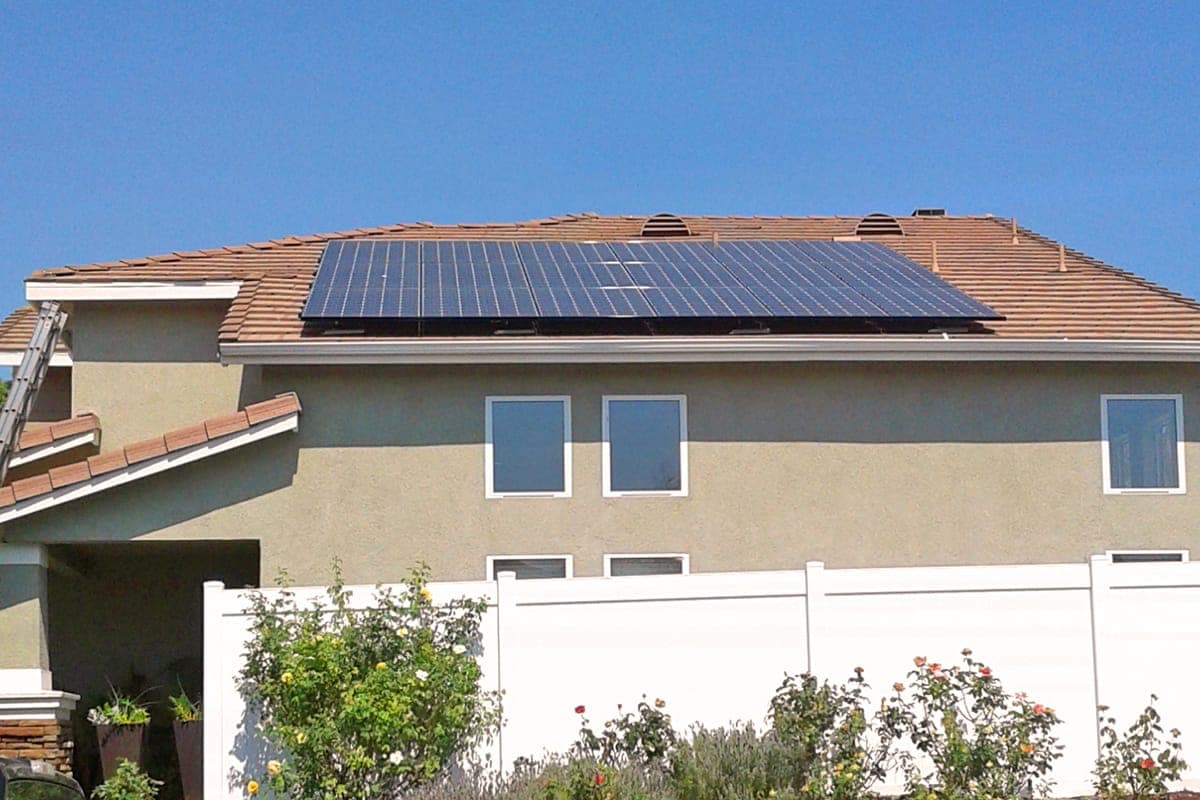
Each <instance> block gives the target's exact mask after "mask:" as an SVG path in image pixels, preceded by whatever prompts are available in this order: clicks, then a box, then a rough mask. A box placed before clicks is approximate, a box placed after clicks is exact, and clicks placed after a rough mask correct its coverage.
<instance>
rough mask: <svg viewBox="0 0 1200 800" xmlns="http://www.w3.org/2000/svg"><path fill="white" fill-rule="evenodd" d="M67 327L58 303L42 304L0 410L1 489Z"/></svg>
mask: <svg viewBox="0 0 1200 800" xmlns="http://www.w3.org/2000/svg"><path fill="white" fill-rule="evenodd" d="M66 324H67V312H65V311H63V310H62V309H61V308H60V307H59V303H58V302H57V301H47V302H44V303H42V305H41V307H40V308H39V309H38V318H37V322H36V323H35V324H34V326H33V335H32V336H30V337H29V344H28V345H26V347H25V355H23V356H22V357H21V365H20V366H18V367H17V370H16V372H14V373H13V379H12V386H10V387H9V389H8V397H6V398H5V400H4V407H3V408H2V409H0V486H3V485H4V480H5V478H6V477H7V475H8V462H9V460H10V459H11V458H12V454H13V453H14V452H15V451H16V449H17V442H18V441H19V440H20V438H21V432H22V431H24V430H25V421H26V420H27V419H28V418H29V411H30V409H32V408H33V401H34V400H35V399H36V398H37V393H38V389H40V388H41V387H42V380H44V379H45V377H46V370H48V369H50V358H51V356H53V355H54V346H55V345H56V344H57V343H58V337H59V335H60V334H61V333H62V331H63V327H64V326H65V325H66Z"/></svg>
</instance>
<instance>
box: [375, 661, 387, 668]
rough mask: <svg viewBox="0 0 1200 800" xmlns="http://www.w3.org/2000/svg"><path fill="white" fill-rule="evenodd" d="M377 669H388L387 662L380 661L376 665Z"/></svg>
mask: <svg viewBox="0 0 1200 800" xmlns="http://www.w3.org/2000/svg"><path fill="white" fill-rule="evenodd" d="M375 669H387V664H385V663H383V662H382V661H380V662H379V663H378V664H376V665H375Z"/></svg>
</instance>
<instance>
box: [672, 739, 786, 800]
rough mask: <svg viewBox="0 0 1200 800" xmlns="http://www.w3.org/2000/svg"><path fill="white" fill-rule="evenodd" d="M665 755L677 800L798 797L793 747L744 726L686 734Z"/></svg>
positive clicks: (749, 799) (740, 799)
mask: <svg viewBox="0 0 1200 800" xmlns="http://www.w3.org/2000/svg"><path fill="white" fill-rule="evenodd" d="M691 733H692V735H691V737H690V738H689V739H687V740H685V741H682V742H680V743H679V746H678V747H677V748H676V749H675V751H674V753H673V754H672V756H671V773H670V776H671V790H672V795H673V796H674V797H675V798H676V799H677V800H760V799H761V798H768V797H770V798H775V797H777V798H779V800H788V799H789V798H796V797H798V796H799V792H798V791H797V789H798V787H799V786H800V785H801V783H802V782H803V776H804V766H805V765H804V759H803V756H802V754H801V753H800V751H799V750H797V749H796V747H795V746H794V745H793V744H791V743H787V742H784V741H782V740H780V739H779V738H777V737H774V736H770V735H767V736H761V735H759V733H758V732H757V731H756V730H755V729H754V726H753V725H751V724H749V723H747V724H744V725H735V726H731V727H727V728H711V729H710V728H704V727H701V726H697V727H695V728H693V729H692V731H691Z"/></svg>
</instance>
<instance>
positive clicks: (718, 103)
mask: <svg viewBox="0 0 1200 800" xmlns="http://www.w3.org/2000/svg"><path fill="white" fill-rule="evenodd" d="M160 5H166V4H159V3H145V4H140V5H128V4H120V3H104V4H100V3H96V4H87V5H81V6H78V7H67V6H63V7H61V8H57V9H55V8H51V7H50V4H42V3H33V2H20V3H16V4H11V5H9V6H7V7H3V6H0V13H2V15H3V16H2V17H0V19H3V24H2V25H0V303H2V304H3V305H4V307H5V308H8V307H12V306H14V305H16V304H18V303H19V302H21V297H22V294H21V292H22V289H21V285H20V280H21V278H22V277H23V276H24V275H25V274H26V273H28V272H29V271H30V270H32V269H34V268H37V267H43V266H53V265H58V264H64V263H78V262H86V261H98V260H104V259H110V258H117V257H131V256H140V255H149V254H152V253H159V252H166V251H171V250H183V249H192V248H197V247H209V246H217V245H222V244H233V243H240V242H245V241H255V240H260V239H265V238H270V237H274V236H280V235H284V234H289V233H310V232H314V231H324V230H335V229H339V228H348V227H359V226H364V225H374V224H382V223H388V222H395V221H402V220H433V221H443V222H458V221H480V220H512V219H522V218H528V217H537V216H544V215H552V214H559V213H565V212H572V211H597V212H601V213H608V212H613V213H643V212H646V213H648V212H656V211H674V212H697V213H704V212H710V213H733V214H743V213H758V214H780V213H783V214H807V213H818V214H827V213H846V214H859V213H864V212H867V211H872V210H884V211H889V212H892V213H898V214H907V213H908V212H910V211H911V210H912V209H913V208H914V207H917V206H930V205H935V206H944V207H945V208H946V209H947V210H948V211H950V212H951V213H985V212H990V213H994V214H997V215H1001V216H1010V215H1014V214H1015V215H1016V216H1017V218H1018V220H1019V221H1020V222H1021V223H1022V224H1025V225H1028V226H1030V227H1032V228H1034V229H1036V230H1038V231H1041V232H1043V233H1046V234H1048V235H1050V236H1054V237H1057V238H1060V239H1063V240H1065V241H1066V242H1067V243H1068V244H1070V245H1071V246H1073V247H1077V248H1079V249H1082V250H1084V251H1085V252H1088V253H1089V254H1092V255H1095V256H1097V257H1100V258H1103V259H1105V260H1107V261H1110V262H1111V263H1114V264H1117V265H1118V266H1122V267H1125V268H1128V269H1132V270H1134V271H1137V272H1140V273H1142V274H1145V275H1147V276H1149V277H1151V278H1153V279H1154V280H1156V281H1159V282H1162V283H1165V284H1167V285H1168V286H1170V287H1172V288H1174V289H1177V290H1180V291H1183V292H1185V293H1187V294H1190V295H1193V296H1196V295H1200V270H1198V269H1197V266H1198V263H1197V262H1200V236H1198V235H1197V234H1196V233H1195V231H1194V230H1193V229H1194V228H1195V227H1197V226H1200V155H1198V153H1200V88H1198V86H1200V82H1198V81H1197V76H1198V75H1200V57H1198V56H1197V49H1198V48H1200V44H1198V43H1200V3H1196V2H1178V3H1170V4H1159V5H1149V4H1145V5H1141V4H1132V5H1131V4H1127V3H1113V4H1111V5H1104V4H1100V3H1083V4H1078V5H1068V4H1060V3H1043V2H1038V3H998V4H994V5H991V6H984V5H983V4H978V3H947V4H940V5H939V4H926V3H915V4H902V5H897V4H883V3H873V4H867V5H865V6H864V5H863V4H846V5H845V6H844V7H843V6H842V5H832V4H831V5H828V6H819V5H816V4H809V3H805V4H795V3H780V4H775V5H771V4H734V3H723V4H719V5H718V4H712V5H695V6H690V7H689V6H687V5H686V4H682V3H670V4H666V3H663V4H655V3H645V2H636V3H633V2H631V3H620V2H603V3H597V4H594V5H576V4H574V3H547V4H544V5H539V6H534V5H519V6H515V7H512V8H497V7H493V6H492V5H491V4H473V3H459V4H444V5H443V4H436V3H428V4H425V3H422V4H415V3H414V4H405V5H404V6H403V7H402V6H401V4H392V3H380V4H375V5H372V4H362V5H358V6H355V7H352V8H351V7H343V6H342V4H340V3H321V4H316V5H313V6H311V7H304V5H303V4H280V5H279V6H278V7H275V8H270V7H268V6H266V5H264V4H256V3H237V4H232V3H231V4H228V5H226V6H224V7H211V8H210V7H208V5H207V4H206V5H205V6H204V7H203V8H202V7H201V6H200V5H199V4H197V6H196V7H195V8H193V9H192V10H190V11H188V10H173V11H163V10H161V9H160V8H159V6H160ZM794 6H801V7H800V8H795V7H794Z"/></svg>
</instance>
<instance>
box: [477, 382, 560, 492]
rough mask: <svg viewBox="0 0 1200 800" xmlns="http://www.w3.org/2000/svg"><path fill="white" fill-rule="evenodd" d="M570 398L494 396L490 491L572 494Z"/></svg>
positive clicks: (490, 423) (490, 429) (490, 406)
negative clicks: (570, 483)
mask: <svg viewBox="0 0 1200 800" xmlns="http://www.w3.org/2000/svg"><path fill="white" fill-rule="evenodd" d="M569 407H570V406H569V401H568V400H567V398H565V397H555V398H550V397H537V398H521V397H489V398H488V400H487V442H486V449H487V494H488V495H489V496H503V495H523V494H524V495H553V496H565V495H568V494H569V493H570V486H569V481H570V451H569V447H570V440H571V436H570V428H569V425H570V422H569V415H570V411H569Z"/></svg>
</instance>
